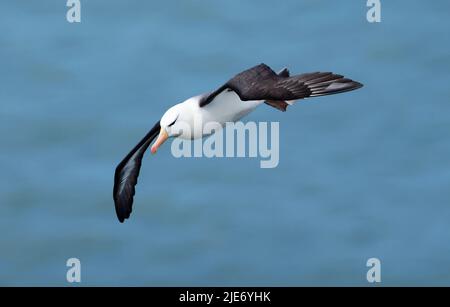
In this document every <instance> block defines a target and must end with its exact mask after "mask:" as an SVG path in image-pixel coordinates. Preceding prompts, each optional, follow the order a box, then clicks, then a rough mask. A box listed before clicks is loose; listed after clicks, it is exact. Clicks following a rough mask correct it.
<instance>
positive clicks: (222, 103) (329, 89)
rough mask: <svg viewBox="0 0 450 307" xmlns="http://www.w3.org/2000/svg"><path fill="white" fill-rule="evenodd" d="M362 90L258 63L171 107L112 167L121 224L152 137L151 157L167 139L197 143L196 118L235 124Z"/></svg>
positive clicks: (334, 78) (338, 79)
mask: <svg viewBox="0 0 450 307" xmlns="http://www.w3.org/2000/svg"><path fill="white" fill-rule="evenodd" d="M360 87H362V84H361V83H359V82H356V81H353V80H350V79H347V78H345V77H344V76H341V75H337V74H333V73H331V72H313V73H306V74H301V75H295V76H291V75H290V73H289V70H287V69H286V68H285V69H283V70H282V71H280V72H279V73H275V72H274V71H273V70H272V69H271V68H270V67H269V66H267V65H265V64H260V65H257V66H255V67H253V68H250V69H248V70H245V71H243V72H241V73H239V74H237V75H236V76H235V77H233V78H232V79H230V80H229V81H228V82H227V83H225V84H224V85H222V86H221V87H219V88H218V89H217V90H215V91H213V92H210V93H206V94H203V95H199V96H195V97H192V98H189V99H187V100H186V101H184V102H182V103H179V104H177V105H175V106H173V107H171V108H170V109H168V110H167V111H166V113H164V115H163V116H162V118H161V120H159V121H158V122H157V123H156V124H155V125H154V126H153V128H152V129H151V130H150V131H149V132H148V133H147V135H146V136H144V138H143V139H142V140H141V141H140V142H139V143H138V144H137V145H136V146H135V147H134V148H133V149H132V150H131V151H130V153H129V154H128V155H127V156H126V157H125V158H124V159H123V160H122V161H121V162H120V163H119V165H118V166H117V168H116V171H115V175H114V189H113V197H114V202H115V206H116V213H117V217H118V219H119V221H120V222H121V223H123V221H124V220H125V219H127V218H129V217H130V214H131V210H132V205H133V196H134V193H135V186H136V184H137V178H138V176H139V170H140V168H141V164H142V157H143V155H144V152H145V151H146V150H147V149H148V147H149V146H150V144H151V143H152V142H153V140H154V139H155V138H156V141H155V142H154V144H153V145H152V147H151V152H152V153H156V151H157V150H158V148H159V147H160V146H161V145H162V144H163V143H164V142H165V141H166V140H167V139H168V138H170V137H179V138H184V139H196V138H202V137H204V136H206V135H205V134H204V133H203V129H202V126H201V125H200V126H199V125H194V119H195V120H201V123H208V122H217V123H219V124H220V125H222V126H223V125H225V123H227V122H235V121H238V120H239V119H241V118H242V117H244V116H245V115H247V114H248V113H250V112H251V111H253V110H254V109H255V108H256V107H257V106H259V105H260V104H262V103H265V104H267V105H269V106H271V107H274V108H276V109H278V110H280V111H286V108H287V106H288V105H291V104H292V103H293V102H294V101H295V100H298V99H303V98H309V97H318V96H324V95H331V94H337V93H343V92H348V91H352V90H355V89H358V88H360ZM181 126H183V127H186V126H188V127H191V130H190V131H186V130H187V129H181ZM197 126H199V127H197ZM180 131H181V132H180Z"/></svg>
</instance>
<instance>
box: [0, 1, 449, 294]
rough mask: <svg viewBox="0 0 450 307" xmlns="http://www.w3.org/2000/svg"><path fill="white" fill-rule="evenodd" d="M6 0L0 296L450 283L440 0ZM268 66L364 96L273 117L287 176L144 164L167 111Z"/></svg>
mask: <svg viewBox="0 0 450 307" xmlns="http://www.w3.org/2000/svg"><path fill="white" fill-rule="evenodd" d="M65 2H66V1H57V0H46V1H25V0H14V1H12V0H7V1H2V2H0V29H1V34H0V68H1V73H0V167H1V176H0V209H1V214H0V232H1V233H2V236H0V285H61V286H65V285H70V284H69V283H68V282H67V281H66V272H67V270H68V267H66V261H67V259H69V258H72V257H75V258H78V259H80V261H81V280H82V282H81V285H129V286H132V285H149V286H168V285H177V286H198V285H215V286H228V285H240V286H246V285H266V286H282V285H286V286H287V285H289V286H302V285H308V286H309V285H316V286H317V285H339V286H345V285H362V286H366V285H370V284H369V283H368V282H367V280H366V273H367V270H368V269H369V268H368V267H367V266H366V262H367V260H368V259H369V258H373V257H375V258H378V259H380V261H381V278H382V282H381V285H447V286H449V285H450V129H449V128H450V87H449V83H450V51H449V50H450V41H449V35H448V30H449V28H450V18H449V12H450V2H448V1H444V0H441V1H437V0H436V1H428V2H424V1H381V3H382V11H381V13H382V19H381V23H369V22H368V21H367V20H366V12H367V10H368V8H367V7H366V1H298V0H289V1H287V0H286V1H282V2H279V3H278V2H274V1H217V0H210V1H200V0H184V1H157V2H155V1H137V0H132V1H130V0H128V1H86V0H82V1H81V4H82V7H81V23H73V24H70V23H68V22H67V21H66V12H67V10H68V8H67V7H66V6H65ZM261 62H264V63H266V64H268V65H270V66H271V67H273V68H274V69H275V70H278V69H281V68H283V67H285V66H287V67H289V68H290V70H291V72H292V73H304V72H312V71H333V72H336V73H339V74H344V75H345V76H348V77H350V78H353V79H355V80H358V81H360V82H362V83H364V85H365V87H364V88H362V89H360V90H358V91H355V92H351V93H346V94H340V95H336V96H329V97H322V98H317V99H311V100H306V101H303V102H300V103H297V104H296V105H295V106H293V107H289V109H288V112H286V113H282V112H279V111H278V110H275V109H273V108H270V107H267V106H263V107H260V108H258V109H257V110H256V111H255V112H254V113H252V114H251V115H249V116H248V117H247V118H246V120H251V121H257V122H259V121H276V122H280V162H279V165H278V167H276V168H273V169H261V168H260V167H259V166H260V165H259V159H245V158H229V159H219V158H215V159H214V158H213V159H208V158H197V159H194V158H180V159H176V158H174V157H173V156H172V155H171V153H170V146H169V145H170V144H166V146H163V147H162V148H161V150H160V151H159V152H158V153H157V154H156V155H155V156H151V155H146V156H145V158H144V162H143V167H142V170H141V176H140V178H139V184H138V186H137V193H136V197H135V205H134V210H133V213H132V216H131V219H130V220H127V221H126V222H125V223H124V224H120V223H119V222H118V220H117V218H116V215H115V211H114V203H113V200H112V184H113V174H114V169H115V167H116V165H117V164H118V162H120V160H121V159H122V158H123V157H124V156H125V155H126V154H127V153H128V151H129V150H130V149H131V148H132V147H133V146H134V145H135V144H136V143H137V142H138V141H139V140H140V139H141V137H142V136H144V135H145V134H146V133H147V131H148V130H149V129H150V128H151V127H152V126H153V124H154V123H155V122H156V121H157V120H159V118H160V117H161V115H162V114H163V113H164V111H165V110H166V109H167V108H168V107H170V106H171V105H173V104H175V103H178V102H181V101H183V100H184V99H186V98H188V97H190V96H194V95H196V94H200V93H203V92H207V91H210V90H213V89H215V88H217V87H218V86H220V85H221V84H223V83H224V82H225V81H226V80H228V79H229V78H230V77H232V76H233V75H234V74H236V73H237V72H240V71H242V70H244V69H246V68H249V67H252V66H253V65H256V64H259V63H261Z"/></svg>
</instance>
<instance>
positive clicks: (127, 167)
mask: <svg viewBox="0 0 450 307" xmlns="http://www.w3.org/2000/svg"><path fill="white" fill-rule="evenodd" d="M160 129H161V127H160V125H159V122H157V123H156V124H155V126H153V128H152V129H151V130H150V131H149V132H148V133H147V135H146V136H145V137H144V138H143V139H142V140H141V141H140V142H139V143H138V144H137V145H136V146H135V147H134V148H133V150H131V151H130V153H129V154H128V155H127V156H126V157H125V158H124V159H123V160H122V162H120V163H119V165H117V167H116V172H115V174H114V189H113V197H114V203H115V206H116V214H117V218H118V219H119V221H120V222H121V223H123V221H124V220H125V219H127V218H128V217H130V214H131V211H132V206H133V196H134V192H135V190H134V187H135V186H136V184H137V178H138V176H139V170H140V169H141V164H142V157H143V156H144V152H145V151H146V150H147V148H148V146H150V144H151V142H152V141H153V140H154V139H155V137H156V136H157V135H158V133H159V130H160Z"/></svg>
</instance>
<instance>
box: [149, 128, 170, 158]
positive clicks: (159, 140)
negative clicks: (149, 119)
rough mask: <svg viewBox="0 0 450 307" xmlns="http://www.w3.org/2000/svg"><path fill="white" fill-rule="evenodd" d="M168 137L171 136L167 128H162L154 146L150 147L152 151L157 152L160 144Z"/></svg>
mask: <svg viewBox="0 0 450 307" xmlns="http://www.w3.org/2000/svg"><path fill="white" fill-rule="evenodd" d="M168 138H169V135H168V134H167V132H166V130H164V129H163V128H161V131H160V132H159V135H158V138H157V139H156V141H155V143H154V144H153V146H152V147H151V148H150V151H151V152H152V154H155V153H156V151H157V150H158V148H159V146H161V145H162V144H163V143H164V142H165V141H166V140H167V139H168Z"/></svg>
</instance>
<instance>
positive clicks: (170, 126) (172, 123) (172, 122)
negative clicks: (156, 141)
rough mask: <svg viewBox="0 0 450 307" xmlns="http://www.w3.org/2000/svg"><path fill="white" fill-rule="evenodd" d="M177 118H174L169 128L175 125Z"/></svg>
mask: <svg viewBox="0 0 450 307" xmlns="http://www.w3.org/2000/svg"><path fill="white" fill-rule="evenodd" d="M177 118H178V117H177ZM177 118H175V120H174V121H173V122H172V123H171V124H169V127H171V126H173V124H175V122H176V121H177Z"/></svg>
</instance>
